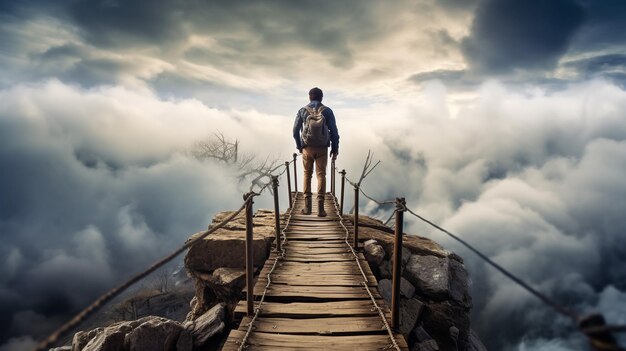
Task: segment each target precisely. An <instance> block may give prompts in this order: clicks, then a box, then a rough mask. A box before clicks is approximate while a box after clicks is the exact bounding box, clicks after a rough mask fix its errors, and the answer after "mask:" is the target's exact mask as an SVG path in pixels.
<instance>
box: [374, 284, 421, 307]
mask: <svg viewBox="0 0 626 351" xmlns="http://www.w3.org/2000/svg"><path fill="white" fill-rule="evenodd" d="M392 283H393V282H392V281H391V279H381V280H380V281H379V282H378V292H379V293H380V295H381V296H382V297H383V299H385V301H387V303H389V304H390V303H391V293H392V289H393V287H392ZM414 294H415V287H413V285H412V284H411V283H410V282H409V281H408V280H406V279H404V278H400V296H404V297H406V298H409V299H410V298H412V297H413V295H414Z"/></svg>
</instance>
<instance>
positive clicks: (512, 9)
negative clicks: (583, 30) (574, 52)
mask: <svg viewBox="0 0 626 351" xmlns="http://www.w3.org/2000/svg"><path fill="white" fill-rule="evenodd" d="M584 18H585V10H584V8H583V7H582V6H581V5H579V3H578V2H576V1H574V0H553V1H544V0H531V1H516V0H483V1H482V2H481V3H480V4H479V6H478V8H477V10H476V14H475V18H474V22H473V23H472V27H471V34H470V36H469V37H468V38H466V39H465V40H464V41H463V43H462V50H463V53H464V55H465V57H466V59H467V60H468V62H469V63H470V65H471V66H472V67H473V68H474V69H476V70H478V71H480V72H485V73H507V72H511V71H512V70H515V69H529V70H549V69H552V68H554V67H555V66H556V64H557V62H558V60H559V58H560V57H561V56H562V55H563V54H564V53H565V52H566V50H567V49H568V47H569V43H570V41H571V39H572V37H573V36H574V35H575V34H576V31H577V30H578V29H579V28H580V27H581V25H582V24H583V22H584Z"/></svg>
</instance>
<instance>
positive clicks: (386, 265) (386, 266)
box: [378, 261, 393, 279]
mask: <svg viewBox="0 0 626 351" xmlns="http://www.w3.org/2000/svg"><path fill="white" fill-rule="evenodd" d="M378 271H379V272H380V277H381V278H382V279H391V277H392V275H393V266H392V265H391V261H383V262H382V263H381V264H380V265H379V266H378Z"/></svg>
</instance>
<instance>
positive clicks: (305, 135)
mask: <svg viewBox="0 0 626 351" xmlns="http://www.w3.org/2000/svg"><path fill="white" fill-rule="evenodd" d="M325 108H326V106H324V105H321V104H320V106H319V107H318V108H317V109H315V108H311V107H308V106H307V107H305V109H306V111H307V112H308V114H307V116H306V117H305V119H304V125H303V127H302V141H303V142H304V145H306V146H328V143H330V134H329V132H328V126H326V118H325V117H324V115H323V114H322V111H324V109H325Z"/></svg>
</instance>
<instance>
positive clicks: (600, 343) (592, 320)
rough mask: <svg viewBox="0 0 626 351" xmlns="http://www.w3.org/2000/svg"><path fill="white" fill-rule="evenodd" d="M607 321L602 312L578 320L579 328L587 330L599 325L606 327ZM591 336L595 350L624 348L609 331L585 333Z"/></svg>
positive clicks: (591, 342) (590, 341) (590, 342)
mask: <svg viewBox="0 0 626 351" xmlns="http://www.w3.org/2000/svg"><path fill="white" fill-rule="evenodd" d="M605 325H606V322H605V320H604V317H603V316H602V315H601V314H598V313H594V314H590V315H588V316H584V317H582V318H581V319H580V321H578V329H580V330H581V331H583V332H585V329H593V328H597V327H604V326H605ZM585 334H586V335H587V337H588V338H589V344H590V345H591V347H592V348H593V349H594V350H597V351H604V350H616V351H617V350H623V349H622V348H620V347H619V345H618V344H617V340H615V337H614V336H613V334H611V332H609V331H606V330H604V331H598V332H589V333H585Z"/></svg>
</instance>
